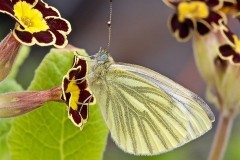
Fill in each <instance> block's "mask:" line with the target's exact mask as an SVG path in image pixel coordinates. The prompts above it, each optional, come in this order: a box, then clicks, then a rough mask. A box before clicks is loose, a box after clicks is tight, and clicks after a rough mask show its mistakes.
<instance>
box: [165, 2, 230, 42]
mask: <svg viewBox="0 0 240 160" xmlns="http://www.w3.org/2000/svg"><path fill="white" fill-rule="evenodd" d="M164 2H165V3H166V4H167V5H168V6H169V7H171V8H173V9H175V10H176V13H174V14H173V15H172V16H171V17H170V19H169V28H170V30H171V32H172V33H173V35H174V36H175V37H176V39H177V40H179V41H187V40H189V39H190V38H191V33H192V31H193V30H196V31H197V33H198V34H200V35H206V34H207V33H209V32H210V31H211V30H213V29H214V27H215V26H218V25H219V20H221V19H223V20H224V22H226V17H225V15H224V14H223V13H222V12H221V11H220V10H219V9H220V8H221V7H222V6H223V1H221V0H191V1H187V0H183V1H171V0H164Z"/></svg>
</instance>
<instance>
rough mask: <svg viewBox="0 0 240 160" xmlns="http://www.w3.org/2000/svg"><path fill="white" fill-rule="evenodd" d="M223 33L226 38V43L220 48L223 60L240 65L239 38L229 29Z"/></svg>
mask: <svg viewBox="0 0 240 160" xmlns="http://www.w3.org/2000/svg"><path fill="white" fill-rule="evenodd" d="M221 31H222V34H223V36H224V37H225V38H226V43H225V44H223V45H221V46H220V47H219V51H220V56H221V58H222V59H225V60H230V62H232V63H233V64H240V40H239V39H238V36H237V35H235V34H234V33H232V32H231V31H230V29H229V28H228V27H225V28H223V29H222V30H221Z"/></svg>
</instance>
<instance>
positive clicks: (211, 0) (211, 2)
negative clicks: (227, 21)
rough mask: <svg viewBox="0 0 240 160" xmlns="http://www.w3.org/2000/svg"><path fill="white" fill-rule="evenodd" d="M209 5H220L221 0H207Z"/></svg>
mask: <svg viewBox="0 0 240 160" xmlns="http://www.w3.org/2000/svg"><path fill="white" fill-rule="evenodd" d="M206 3H207V5H208V6H209V7H211V8H213V7H215V6H217V5H219V3H220V1H219V0H207V2H206Z"/></svg>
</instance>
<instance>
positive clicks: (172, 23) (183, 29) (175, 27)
mask: <svg viewBox="0 0 240 160" xmlns="http://www.w3.org/2000/svg"><path fill="white" fill-rule="evenodd" d="M168 24H169V27H170V30H171V31H172V32H173V35H174V36H175V37H176V39H177V40H179V41H187V40H189V38H190V36H191V29H192V28H193V22H192V21H191V20H190V19H186V20H185V21H184V22H183V23H181V22H179V21H178V16H177V14H174V15H173V16H172V17H170V19H169V23H168Z"/></svg>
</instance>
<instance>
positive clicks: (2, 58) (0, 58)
mask: <svg viewBox="0 0 240 160" xmlns="http://www.w3.org/2000/svg"><path fill="white" fill-rule="evenodd" d="M20 46H21V43H20V42H19V41H17V40H16V39H15V38H14V36H13V34H12V32H10V33H9V34H8V35H7V36H6V37H5V38H4V39H3V40H2V41H1V43H0V81H2V80H4V79H5V78H6V77H7V75H8V74H9V72H10V71H11V68H12V65H13V62H14V60H15V58H16V56H17V54H18V50H19V48H20Z"/></svg>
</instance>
